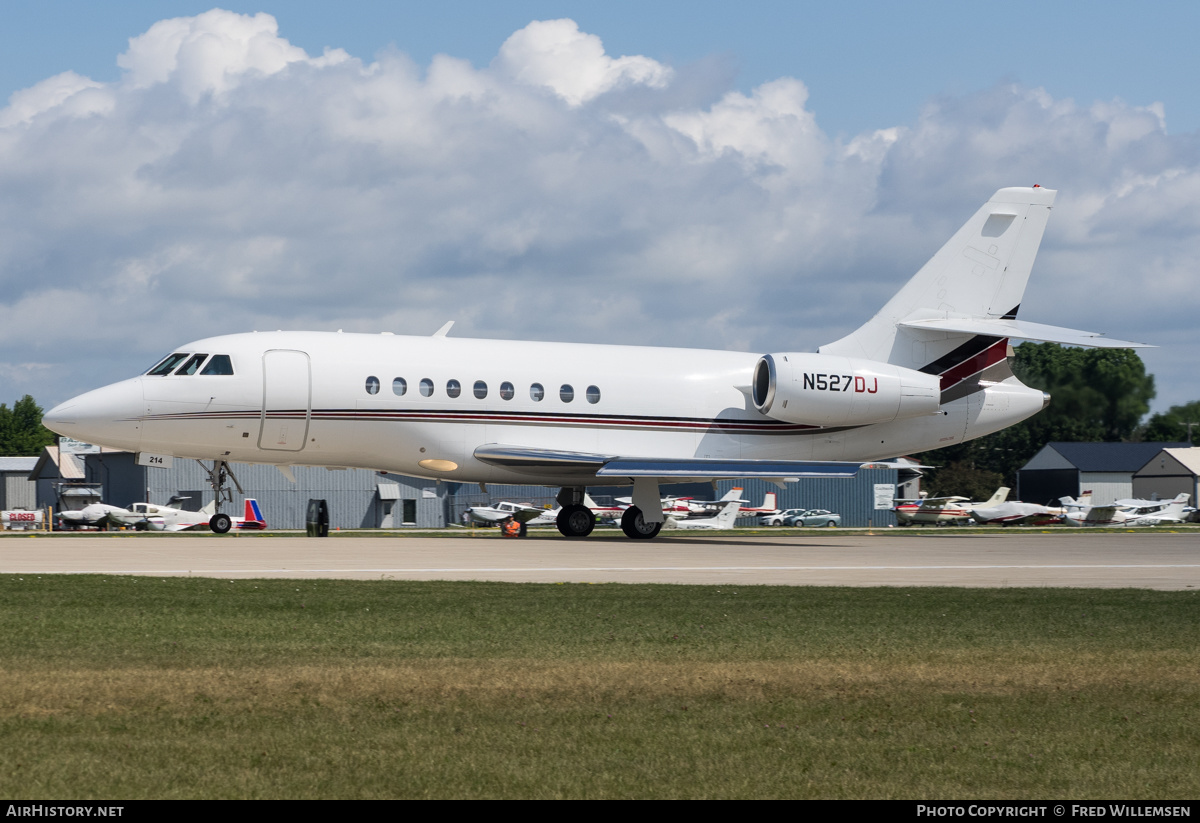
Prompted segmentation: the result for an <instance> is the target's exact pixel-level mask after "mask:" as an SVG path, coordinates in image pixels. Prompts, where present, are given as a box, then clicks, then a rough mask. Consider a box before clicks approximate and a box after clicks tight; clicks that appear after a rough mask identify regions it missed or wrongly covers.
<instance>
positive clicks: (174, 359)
mask: <svg viewBox="0 0 1200 823" xmlns="http://www.w3.org/2000/svg"><path fill="white" fill-rule="evenodd" d="M185 357H187V352H175V353H174V354H172V355H168V357H167V359H166V360H163V361H162V362H161V363H159V364H158V365H157V366H155V367H154V368H152V369H151V370H150V371H148V372H146V374H147V375H148V376H150V377H162V376H163V375H167V374H170V373H171V372H172V371H174V370H175V367H176V366H178V365H179V363H180V361H182V360H183V358H185Z"/></svg>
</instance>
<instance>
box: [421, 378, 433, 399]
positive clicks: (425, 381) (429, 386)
mask: <svg viewBox="0 0 1200 823" xmlns="http://www.w3.org/2000/svg"><path fill="white" fill-rule="evenodd" d="M432 394H433V381H432V380H430V379H429V378H428V377H422V378H421V396H422V397H429V396H430V395H432Z"/></svg>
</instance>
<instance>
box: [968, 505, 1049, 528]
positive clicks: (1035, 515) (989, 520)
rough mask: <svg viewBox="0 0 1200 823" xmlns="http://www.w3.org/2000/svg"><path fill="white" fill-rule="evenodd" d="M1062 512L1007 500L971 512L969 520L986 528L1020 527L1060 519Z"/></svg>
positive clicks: (1047, 507)
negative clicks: (1040, 521) (1039, 521)
mask: <svg viewBox="0 0 1200 823" xmlns="http://www.w3.org/2000/svg"><path fill="white" fill-rule="evenodd" d="M1062 513H1063V510H1062V509H1061V508H1059V509H1052V508H1050V507H1049V506H1042V505H1039V504H1037V503H1021V502H1019V501H1016V500H1009V501H1007V502H1004V503H1000V504H999V505H996V506H988V507H983V506H980V507H978V508H975V509H972V510H971V518H972V519H973V520H974V521H975V522H976V523H982V524H984V525H988V526H1021V525H1025V524H1027V523H1034V522H1037V521H1038V520H1053V519H1056V518H1058V517H1061V516H1062Z"/></svg>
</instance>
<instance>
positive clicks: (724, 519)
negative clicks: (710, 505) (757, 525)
mask: <svg viewBox="0 0 1200 823" xmlns="http://www.w3.org/2000/svg"><path fill="white" fill-rule="evenodd" d="M741 510H742V504H741V503H739V502H738V501H737V500H733V501H731V502H729V503H726V504H725V508H723V509H721V513H720V514H718V515H717V528H718V529H730V528H733V521H735V520H737V516H738V512H740V511H741Z"/></svg>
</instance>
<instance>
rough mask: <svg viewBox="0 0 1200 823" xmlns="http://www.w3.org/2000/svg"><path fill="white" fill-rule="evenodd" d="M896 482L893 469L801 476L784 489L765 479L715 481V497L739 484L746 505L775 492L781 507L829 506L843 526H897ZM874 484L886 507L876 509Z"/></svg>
mask: <svg viewBox="0 0 1200 823" xmlns="http://www.w3.org/2000/svg"><path fill="white" fill-rule="evenodd" d="M896 483H897V473H896V470H895V469H862V470H860V471H859V473H858V474H857V475H855V476H854V477H852V478H827V477H804V478H801V479H800V481H799V482H798V483H788V484H787V485H786V488H784V489H783V490H780V489H779V487H777V486H776V485H775V484H774V483H768V482H767V481H765V480H736V481H732V480H722V481H720V482H719V483H717V497H721V496H723V495H724V494H725V493H726V492H727V491H729V490H730V489H732V488H733V487H734V486H741V487H742V499H743V500H749V501H750V502H749V503H748V504H747V505H750V506H761V505H762V502H763V496H764V495H765V494H766V493H767V492H775V500H776V505H777V506H778V507H779V508H780V509H828V510H829V511H831V512H837V513H838V514H840V515H841V516H842V525H843V526H846V527H854V528H864V527H866V526H872V527H880V528H886V527H888V526H894V525H896V514H895V512H893V511H892V508H891V506H892V504H891V502H890V498H891V497H892V496H893V495H894V494H895V491H896ZM876 486H880V487H881V488H880V492H881V493H883V492H884V489H883V488H882V487H887V490H886V494H887V497H888V507H887V508H885V509H877V508H875V500H876V495H875V491H876V488H875V487H876ZM881 503H882V501H881ZM756 520H757V518H748V517H743V518H739V519H738V521H737V525H739V526H751V525H756Z"/></svg>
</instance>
